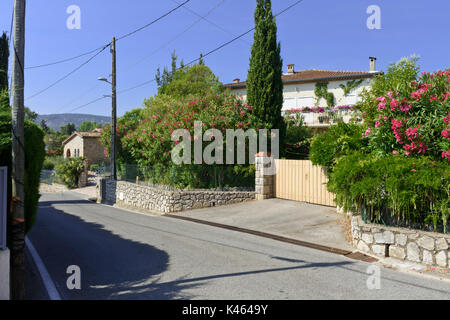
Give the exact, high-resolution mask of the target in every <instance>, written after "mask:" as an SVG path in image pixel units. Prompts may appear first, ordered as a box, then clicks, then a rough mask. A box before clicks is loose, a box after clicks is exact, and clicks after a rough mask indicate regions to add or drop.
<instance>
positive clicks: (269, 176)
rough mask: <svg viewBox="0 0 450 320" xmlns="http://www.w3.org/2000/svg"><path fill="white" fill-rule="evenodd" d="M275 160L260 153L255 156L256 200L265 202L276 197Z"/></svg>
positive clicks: (268, 155)
mask: <svg viewBox="0 0 450 320" xmlns="http://www.w3.org/2000/svg"><path fill="white" fill-rule="evenodd" d="M274 161H275V160H274V158H273V157H272V156H271V155H270V154H269V153H264V152H260V153H258V154H256V156H255V194H256V196H255V198H256V200H264V199H270V198H274V197H275V174H274V170H273V166H274Z"/></svg>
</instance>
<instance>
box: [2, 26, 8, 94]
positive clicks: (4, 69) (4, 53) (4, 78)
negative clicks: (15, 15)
mask: <svg viewBox="0 0 450 320" xmlns="http://www.w3.org/2000/svg"><path fill="white" fill-rule="evenodd" d="M8 59H9V39H8V36H7V35H6V32H3V34H2V36H1V37H0V92H2V91H3V90H8Z"/></svg>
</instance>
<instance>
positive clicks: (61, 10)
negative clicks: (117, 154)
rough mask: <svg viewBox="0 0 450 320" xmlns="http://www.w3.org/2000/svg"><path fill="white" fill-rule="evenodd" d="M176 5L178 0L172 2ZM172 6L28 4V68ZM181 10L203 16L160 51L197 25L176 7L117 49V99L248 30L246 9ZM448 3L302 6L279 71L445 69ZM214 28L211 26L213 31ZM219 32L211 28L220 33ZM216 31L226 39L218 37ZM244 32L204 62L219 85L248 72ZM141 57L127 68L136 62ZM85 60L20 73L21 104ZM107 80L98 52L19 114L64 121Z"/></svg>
mask: <svg viewBox="0 0 450 320" xmlns="http://www.w3.org/2000/svg"><path fill="white" fill-rule="evenodd" d="M176 1H177V2H178V3H181V2H183V1H182V0H176ZM294 2H296V0H278V1H277V0H273V1H272V6H273V12H274V13H276V12H279V11H281V10H282V9H284V8H285V7H287V6H289V5H290V4H292V3H294ZM12 3H13V0H8V1H6V0H3V1H1V2H0V31H3V30H5V31H8V32H9V30H10V23H11V14H12ZM70 5H77V6H79V7H80V9H81V29H80V30H69V29H68V28H67V27H66V20H67V18H68V17H69V14H67V13H66V10H67V8H68V7H69V6H70ZM370 5H378V6H379V7H380V8H381V29H380V30H369V29H368V28H367V26H366V21H367V19H368V17H369V14H367V13H366V10H367V8H368V6H370ZM176 6H177V4H176V3H175V1H174V0H167V1H148V0H128V1H124V0H114V1H111V0H94V1H93V0H68V1H66V0H46V1H27V17H26V28H27V31H26V53H25V54H26V61H25V65H26V66H27V67H30V66H35V65H40V64H45V63H49V62H53V61H57V60H61V59H65V58H69V57H72V56H76V55H78V54H79V53H83V52H86V51H89V50H93V49H95V48H97V47H99V46H101V45H103V44H106V43H108V42H109V41H111V38H112V36H116V37H120V36H121V35H124V34H126V33H128V32H130V31H132V30H134V29H136V28H139V27H141V26H143V25H145V24H146V23H148V22H150V21H152V20H153V19H155V18H157V17H159V16H160V15H162V14H164V13H166V12H167V11H169V10H170V9H172V8H174V7H176ZM186 6H187V7H188V8H189V9H191V10H192V11H194V12H196V13H197V14H199V15H202V16H203V15H205V14H206V13H208V12H209V15H208V16H207V17H206V19H208V20H210V21H211V22H213V23H214V24H215V25H213V24H210V23H208V22H206V21H204V20H200V21H199V22H198V23H196V24H195V25H194V26H193V27H192V28H190V29H189V30H188V31H186V32H185V33H184V34H182V35H181V36H179V37H178V38H176V39H175V40H174V41H173V42H171V43H170V44H169V45H167V46H165V47H163V48H161V49H159V50H158V51H156V52H155V53H154V54H153V55H151V56H149V55H150V53H152V52H153V51H155V50H156V49H158V48H160V47H161V46H163V45H164V44H165V43H166V42H167V41H169V40H171V39H172V38H174V37H176V36H177V35H179V34H180V33H181V32H183V31H184V30H185V29H187V28H188V27H189V26H190V25H192V24H193V23H194V22H196V21H197V20H198V19H199V17H198V16H196V15H194V14H193V13H192V12H190V11H188V10H186V9H184V8H180V9H178V10H177V11H175V12H174V13H172V14H171V15H169V16H168V17H166V18H164V19H162V20H161V21H159V22H157V23H155V24H153V25H152V26H150V27H149V28H146V29H145V30H143V31H141V32H139V33H136V34H135V35H133V36H131V37H129V38H126V39H123V40H122V41H119V42H118V43H117V60H118V61H117V72H118V79H117V82H118V83H117V86H118V90H119V91H120V90H123V89H126V88H130V87H133V86H135V85H137V84H140V83H142V82H144V81H147V80H152V79H154V75H155V71H156V69H157V67H158V66H161V67H163V66H164V65H169V64H170V54H171V52H172V51H173V50H176V53H177V55H178V56H179V58H183V59H184V61H185V62H188V61H191V60H193V59H195V58H197V57H198V56H199V54H200V53H201V52H203V53H205V52H208V51H210V50H212V49H214V48H215V47H217V46H219V45H221V44H222V43H224V42H226V41H229V40H231V39H232V38H233V37H234V36H233V35H239V34H241V33H243V32H245V31H247V30H248V29H250V28H251V27H253V23H254V22H253V11H254V7H255V1H253V0H252V1H251V0H244V1H242V0H240V1H237V0H191V1H190V2H189V3H188V4H186ZM449 11H450V2H449V1H448V0H431V1H422V0H394V1H393V0H370V1H366V0H346V1H336V0H304V1H303V2H302V3H300V4H299V5H297V6H296V7H294V8H292V9H290V10H289V11H287V12H286V13H284V14H282V15H281V16H279V17H278V18H277V25H278V40H279V41H280V42H281V54H282V58H283V62H284V69H286V65H287V64H290V63H293V64H295V67H296V70H300V69H313V68H314V69H332V70H368V68H369V59H368V58H369V56H374V57H377V58H378V61H377V69H378V70H385V69H386V67H387V66H388V65H389V64H390V63H392V62H395V61H398V60H399V59H400V58H402V57H405V56H409V55H411V54H417V55H420V57H421V59H420V66H421V69H422V71H434V70H438V69H444V68H447V67H450V63H449V58H450V42H449V41H448V35H449V32H450V23H449V22H448V12H449ZM217 26H218V27H217ZM219 27H220V28H219ZM224 30H225V31H224ZM252 39H253V35H252V33H250V34H248V35H246V36H245V37H243V38H242V39H241V40H238V41H235V42H234V43H232V44H230V45H228V46H226V47H225V48H223V49H221V50H220V51H218V52H216V53H214V54H212V55H210V56H208V57H207V58H206V59H205V63H206V64H207V65H208V66H209V67H210V68H211V69H212V71H213V72H214V73H215V74H216V75H217V76H218V77H219V80H220V81H222V82H223V83H228V82H231V81H232V80H233V79H234V78H240V79H245V78H246V75H247V69H248V64H249V56H250V47H251V43H252ZM144 57H147V58H146V59H145V60H143V61H142V62H140V63H139V64H137V65H136V62H138V61H140V60H142V58H144ZM88 58H89V56H85V57H81V58H80V59H77V60H74V61H70V62H67V63H64V64H59V65H55V66H51V67H46V68H39V69H28V70H27V71H26V79H25V81H26V87H25V97H29V96H32V95H33V94H35V93H36V92H38V91H40V90H42V89H44V88H45V87H47V86H48V85H50V84H51V83H53V82H54V81H56V80H57V79H59V78H61V77H63V76H64V75H65V74H67V73H68V72H69V71H71V70H73V69H74V68H76V67H77V66H79V65H80V64H81V63H83V62H84V61H86V60H87V59H88ZM110 72H111V55H110V53H109V50H105V51H103V52H102V53H101V54H100V55H98V56H97V57H96V58H95V59H94V60H92V62H91V63H89V64H87V65H86V66H84V67H83V68H82V69H80V70H79V71H77V72H76V73H74V74H73V75H72V76H70V77H69V78H67V79H66V80H64V81H63V82H61V83H59V84H58V85H56V86H55V87H53V88H51V89H49V90H48V91H46V92H44V93H42V94H41V95H39V96H36V97H35V98H32V99H29V100H26V101H25V105H26V106H28V107H30V108H31V109H32V110H34V111H36V112H38V113H39V114H49V113H66V112H71V111H72V109H74V108H76V107H78V106H80V105H83V104H85V103H87V102H89V101H92V100H94V99H96V98H98V97H102V96H103V95H105V94H110V86H109V85H108V84H106V83H103V82H99V81H97V80H96V79H97V78H98V77H99V76H108V75H109V74H110ZM156 90H157V87H156V84H155V83H154V82H153V83H150V84H148V85H146V86H143V87H140V88H138V89H135V90H131V91H128V92H126V93H123V94H120V95H119V96H118V114H119V115H122V114H123V113H125V112H126V111H128V110H130V109H132V108H135V107H139V106H141V105H142V102H143V100H144V99H145V98H148V97H150V96H152V95H154V94H155V93H156ZM74 112H76V113H92V114H97V115H110V100H109V99H103V100H100V101H98V102H96V103H94V104H91V105H89V106H87V107H85V108H81V109H78V110H76V111H74Z"/></svg>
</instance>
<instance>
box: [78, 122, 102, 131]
mask: <svg viewBox="0 0 450 320" xmlns="http://www.w3.org/2000/svg"><path fill="white" fill-rule="evenodd" d="M101 127H102V125H101V124H100V123H97V122H95V121H84V122H83V123H82V124H80V131H81V132H91V131H92V130H94V129H96V128H101Z"/></svg>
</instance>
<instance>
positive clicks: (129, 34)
mask: <svg viewBox="0 0 450 320" xmlns="http://www.w3.org/2000/svg"><path fill="white" fill-rule="evenodd" d="M189 1H191V0H186V1H185V2H183V3H182V4H180V5H178V6H177V7H176V8H173V9H172V10H170V11H168V12H166V13H165V14H163V15H162V16H160V17H158V18H157V19H155V20H153V21H151V22H150V23H147V24H146V25H144V26H142V27H140V28H138V29H136V30H134V31H131V32H129V33H127V34H125V35H123V36H121V37H119V38H117V41H118V40H122V39H124V38H127V37H129V36H131V35H133V34H135V33H137V32H139V31H142V30H143V29H145V28H147V27H149V26H151V25H152V24H154V23H155V22H157V21H159V20H161V19H162V18H164V17H166V16H168V15H169V14H171V13H172V12H174V11H176V10H177V9H179V8H180V7H182V6H184V5H185V4H186V3H188V2H189ZM103 47H104V46H101V47H98V48H96V49H94V50H90V51H87V52H84V53H81V54H79V55H77V56H74V57H71V58H67V59H62V60H58V61H55V62H49V63H45V64H40V65H36V66H31V67H27V68H25V69H37V68H43V67H50V66H53V65H57V64H61V63H65V62H69V61H72V60H76V59H78V58H81V57H84V56H87V55H89V54H92V53H94V52H96V51H98V50H100V49H102V48H103Z"/></svg>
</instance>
